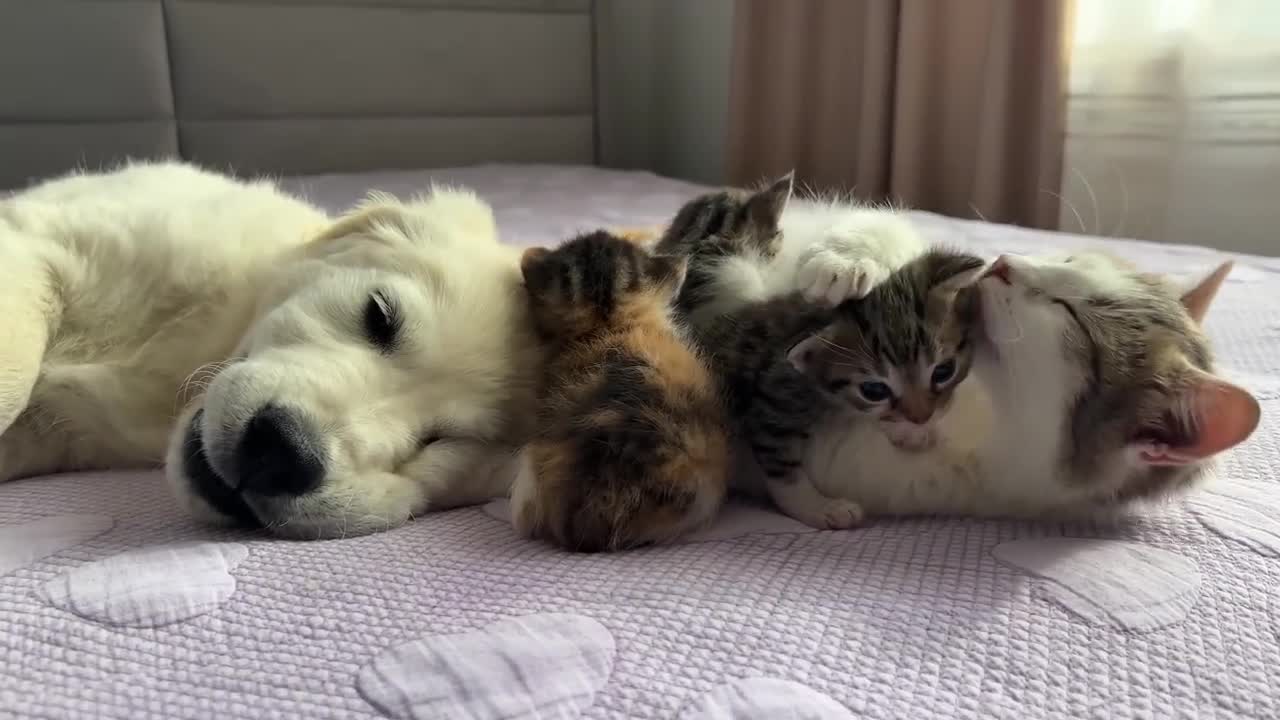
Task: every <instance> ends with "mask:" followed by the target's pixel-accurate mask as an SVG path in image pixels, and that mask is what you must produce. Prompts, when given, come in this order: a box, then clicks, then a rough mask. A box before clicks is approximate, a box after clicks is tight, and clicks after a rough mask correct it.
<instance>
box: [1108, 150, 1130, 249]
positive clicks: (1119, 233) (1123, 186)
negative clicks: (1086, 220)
mask: <svg viewBox="0 0 1280 720" xmlns="http://www.w3.org/2000/svg"><path fill="white" fill-rule="evenodd" d="M1112 167H1113V168H1115V171H1116V179H1117V180H1119V181H1120V220H1119V222H1117V223H1116V227H1115V229H1114V230H1112V231H1111V237H1123V236H1124V235H1123V233H1124V225H1125V223H1126V222H1128V221H1129V184H1128V183H1126V182H1125V181H1124V170H1123V169H1122V168H1121V167H1120V166H1119V165H1118V164H1113V165H1112Z"/></svg>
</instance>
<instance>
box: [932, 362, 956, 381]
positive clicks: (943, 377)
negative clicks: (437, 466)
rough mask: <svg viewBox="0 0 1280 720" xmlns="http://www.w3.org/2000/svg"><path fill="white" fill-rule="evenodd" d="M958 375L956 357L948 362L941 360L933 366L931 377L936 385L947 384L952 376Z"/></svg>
mask: <svg viewBox="0 0 1280 720" xmlns="http://www.w3.org/2000/svg"><path fill="white" fill-rule="evenodd" d="M955 376H956V359H955V358H951V359H949V360H947V361H946V362H940V363H938V364H937V365H934V366H933V375H932V376H931V377H930V379H931V380H932V382H933V384H934V386H935V387H936V386H938V385H946V384H947V382H948V381H949V380H951V378H953V377H955Z"/></svg>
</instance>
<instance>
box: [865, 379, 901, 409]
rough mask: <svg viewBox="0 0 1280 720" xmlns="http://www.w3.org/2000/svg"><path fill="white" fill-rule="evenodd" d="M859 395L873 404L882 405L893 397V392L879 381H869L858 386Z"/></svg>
mask: <svg viewBox="0 0 1280 720" xmlns="http://www.w3.org/2000/svg"><path fill="white" fill-rule="evenodd" d="M858 394H859V395H861V396H862V399H864V400H866V401H867V402H871V403H881V402H884V401H885V400H888V399H889V398H891V397H893V390H892V389H890V388H889V386H888V385H886V384H885V383H882V382H880V381H879V380H868V381H867V382H864V383H862V384H860V385H858Z"/></svg>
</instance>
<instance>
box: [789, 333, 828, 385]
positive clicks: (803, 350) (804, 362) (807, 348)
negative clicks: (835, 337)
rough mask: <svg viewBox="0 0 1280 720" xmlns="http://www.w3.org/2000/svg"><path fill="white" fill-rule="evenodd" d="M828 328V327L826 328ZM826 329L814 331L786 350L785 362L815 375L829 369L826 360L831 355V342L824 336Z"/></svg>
mask: <svg viewBox="0 0 1280 720" xmlns="http://www.w3.org/2000/svg"><path fill="white" fill-rule="evenodd" d="M828 330H829V329H828ZM828 330H823V331H822V332H818V333H815V334H813V335H810V336H809V337H807V338H805V339H803V340H801V341H800V342H798V343H796V344H795V345H793V346H792V347H791V349H790V350H788V351H787V362H789V363H791V367H793V368H795V369H796V370H799V371H800V372H802V373H804V374H806V375H809V376H811V377H816V376H818V375H822V374H824V370H827V369H829V367H828V366H829V365H830V363H828V362H826V360H827V358H828V357H830V355H831V342H830V341H829V340H827V338H826V337H824V335H825V333H826V332H828Z"/></svg>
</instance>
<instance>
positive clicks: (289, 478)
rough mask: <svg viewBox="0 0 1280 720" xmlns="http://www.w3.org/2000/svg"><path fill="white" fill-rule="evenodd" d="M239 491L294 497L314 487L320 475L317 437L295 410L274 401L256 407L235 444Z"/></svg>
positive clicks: (319, 449) (321, 461)
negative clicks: (273, 403)
mask: <svg viewBox="0 0 1280 720" xmlns="http://www.w3.org/2000/svg"><path fill="white" fill-rule="evenodd" d="M235 467H236V476H237V477H236V478H234V479H233V482H232V484H233V485H234V486H235V488H236V489H237V490H239V491H240V492H246V493H253V494H254V495H261V496H263V497H280V496H289V497H297V496H298V495H304V494H306V493H308V492H311V491H312V490H314V489H315V488H316V487H317V486H318V485H319V484H320V480H321V479H322V478H323V477H324V455H323V452H322V450H321V445H320V442H319V438H318V437H316V434H315V433H314V432H312V431H311V430H310V429H309V428H308V427H307V424H306V423H305V422H304V421H303V419H302V418H300V417H299V416H298V415H297V414H295V413H291V412H289V411H288V410H285V409H284V408H282V407H280V406H278V405H267V406H266V407H264V408H262V409H261V410H259V411H258V412H257V413H256V414H254V416H253V417H252V418H250V420H249V422H248V424H246V425H245V429H244V434H243V435H241V436H240V441H239V443H237V445H236V451H235Z"/></svg>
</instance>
